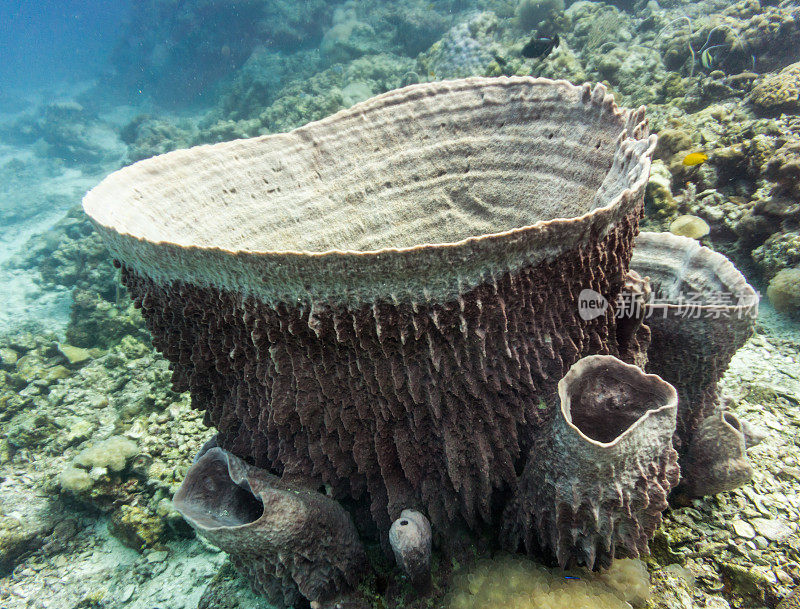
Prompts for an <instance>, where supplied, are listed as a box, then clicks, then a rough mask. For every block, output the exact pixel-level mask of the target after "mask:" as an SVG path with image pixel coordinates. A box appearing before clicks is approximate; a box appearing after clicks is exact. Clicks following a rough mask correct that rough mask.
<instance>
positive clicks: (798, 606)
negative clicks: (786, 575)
mask: <svg viewBox="0 0 800 609" xmlns="http://www.w3.org/2000/svg"><path fill="white" fill-rule="evenodd" d="M778 609H800V587H797V588H795V589H794V590H792V593H791V594H790V595H789V596H787V597H786V598H785V599H783V600H782V601H781V604H780V605H778Z"/></svg>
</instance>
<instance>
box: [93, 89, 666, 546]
mask: <svg viewBox="0 0 800 609" xmlns="http://www.w3.org/2000/svg"><path fill="white" fill-rule="evenodd" d="M654 144H655V140H654V138H653V137H650V136H648V134H647V124H646V122H645V120H644V115H643V112H642V111H641V110H639V111H629V110H623V109H620V108H618V107H617V106H616V104H615V103H614V102H613V99H612V98H611V96H610V95H608V94H607V92H606V91H605V89H604V88H603V87H602V86H601V85H598V86H596V87H594V88H592V87H590V86H589V85H584V86H582V87H577V86H573V85H570V84H569V83H566V82H563V81H549V80H544V79H531V78H501V79H489V78H472V79H466V80H460V81H447V82H437V83H428V84H423V85H415V86H412V87H407V88H405V89H401V90H398V91H393V92H389V93H386V94H384V95H381V96H379V97H376V98H374V99H372V100H368V101H366V102H364V103H362V104H359V105H356V106H354V107H353V108H351V109H349V110H346V111H343V112H340V113H338V114H336V115H334V116H332V117H330V118H328V119H325V120H323V121H320V122H317V123H312V124H310V125H307V126H306V127H303V128H301V129H298V130H295V131H293V132H291V133H288V134H282V135H274V136H266V137H262V138H255V139H251V140H241V141H236V142H229V143H225V144H217V145H214V146H205V147H199V148H194V149H191V150H185V151H176V152H172V153H169V154H167V155H164V156H161V157H156V158H154V159H149V160H147V161H143V162H140V163H137V164H136V165H133V166H131V167H129V168H126V169H123V170H121V171H119V172H117V173H116V174H113V175H111V176H109V178H107V179H106V180H105V181H104V182H103V183H101V184H100V185H99V186H98V187H97V188H95V189H94V190H93V191H91V192H90V193H89V194H88V195H87V197H86V199H85V200H84V207H85V209H86V211H87V213H88V214H89V215H90V216H91V217H92V219H93V220H94V222H95V223H96V225H97V226H98V229H99V230H100V232H101V233H102V234H103V236H104V238H105V239H106V242H107V243H108V245H109V247H110V249H111V251H112V252H113V254H114V256H115V257H116V258H117V260H118V261H119V262H120V263H121V265H122V267H123V272H122V276H123V281H124V282H125V284H126V285H127V286H128V288H129V290H130V292H131V295H132V297H133V298H134V299H135V301H136V302H137V303H138V304H139V305H140V306H141V307H142V310H143V312H144V315H145V319H146V320H147V323H148V325H149V328H150V330H151V332H152V334H153V337H154V342H155V344H156V346H157V347H158V348H159V349H160V350H161V351H163V352H164V354H165V355H166V357H167V358H168V359H169V360H170V361H171V362H172V366H173V370H174V382H175V385H176V387H177V388H178V389H179V390H189V391H191V394H192V400H193V403H194V405H195V406H196V407H197V408H200V409H203V410H205V411H206V417H207V422H208V423H210V424H212V425H214V426H215V427H217V428H218V429H219V432H220V445H221V446H222V447H224V448H226V449H228V450H230V451H232V452H233V453H235V454H236V455H239V456H241V457H244V458H246V459H247V460H249V461H251V462H253V463H255V464H256V465H258V466H259V467H265V468H268V469H270V470H271V471H274V472H276V473H278V474H285V473H288V474H291V475H298V476H302V477H304V478H310V479H313V480H316V481H319V482H320V483H325V484H328V485H330V487H331V488H332V491H333V493H334V496H336V497H350V498H356V499H362V500H366V503H367V505H368V506H369V508H370V511H371V513H372V517H373V519H374V521H375V522H376V524H377V525H378V527H379V529H380V530H381V531H382V532H384V533H386V532H388V529H389V525H390V524H391V521H392V520H393V519H394V518H395V517H397V515H399V513H400V511H401V510H402V509H404V508H413V509H419V510H420V511H423V512H424V513H425V514H426V515H427V516H428V517H429V518H430V520H431V524H432V526H433V527H434V530H438V531H442V530H446V529H447V528H448V527H450V526H456V525H458V524H460V523H467V524H468V525H473V524H475V523H476V522H477V521H480V520H483V521H490V520H491V519H492V510H491V506H492V501H493V497H494V496H495V493H496V492H498V491H505V490H507V489H508V488H509V487H513V486H515V485H516V480H517V473H516V470H515V467H522V466H524V459H525V458H526V457H525V455H527V454H528V453H527V448H528V447H529V446H530V445H531V443H532V440H533V438H534V437H535V436H536V435H537V433H539V430H540V428H541V426H542V423H543V422H544V421H546V420H547V418H548V417H549V416H551V415H552V412H549V411H548V410H547V409H546V408H542V407H541V405H542V403H543V402H542V400H543V398H544V397H545V396H547V395H549V394H551V393H553V392H554V391H555V387H556V384H557V383H558V381H559V379H561V377H562V376H563V375H564V374H565V373H566V371H567V369H568V368H569V367H570V366H571V365H572V364H573V363H574V362H575V361H577V360H578V359H579V358H581V357H582V356H585V355H588V354H592V353H611V354H617V353H618V351H619V348H618V345H617V339H616V320H615V318H614V312H613V310H612V309H611V308H609V309H608V310H607V311H605V312H604V313H603V314H601V315H599V316H598V317H595V318H593V319H589V320H585V319H583V318H582V317H581V316H580V315H579V311H578V295H579V294H580V292H581V291H582V290H584V289H592V290H595V291H597V292H598V293H600V294H602V295H603V296H604V297H605V298H607V299H608V301H609V302H612V303H613V302H614V300H615V298H616V296H617V294H618V293H619V291H620V290H621V288H622V285H623V282H624V277H625V273H626V271H627V267H628V264H629V261H630V257H631V249H632V246H633V240H634V237H635V235H636V233H637V224H638V220H639V217H640V215H641V209H642V197H643V189H644V185H645V183H646V180H647V175H648V172H649V164H650V155H651V154H652V150H653V147H654ZM520 459H523V462H521V463H520V462H519V460H520Z"/></svg>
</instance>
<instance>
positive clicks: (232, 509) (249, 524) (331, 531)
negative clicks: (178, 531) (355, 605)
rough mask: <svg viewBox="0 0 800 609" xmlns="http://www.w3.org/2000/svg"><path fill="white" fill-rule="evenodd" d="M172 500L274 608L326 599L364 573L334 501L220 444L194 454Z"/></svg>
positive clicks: (349, 524)
mask: <svg viewBox="0 0 800 609" xmlns="http://www.w3.org/2000/svg"><path fill="white" fill-rule="evenodd" d="M173 504H174V506H175V509H176V510H178V511H179V512H180V513H181V514H182V515H183V517H184V518H186V520H187V521H188V522H189V524H191V525H192V527H194V529H195V530H196V531H197V532H198V533H199V534H200V535H202V536H203V537H205V538H206V539H208V540H209V541H210V542H211V543H213V544H214V545H216V546H218V547H220V548H221V549H222V550H224V551H226V552H228V554H230V558H231V562H232V563H233V564H234V566H235V567H236V568H237V569H238V570H239V571H240V572H241V573H242V574H243V575H244V576H245V577H247V578H248V579H249V581H250V583H251V584H252V585H253V588H254V589H255V590H256V591H257V592H259V593H261V594H264V595H265V596H267V597H268V598H269V599H270V602H272V603H274V604H277V605H279V606H286V607H288V606H290V605H295V606H296V604H297V603H298V601H301V600H302V599H304V598H305V599H307V600H308V601H313V602H318V603H325V602H327V601H330V600H331V599H335V598H336V597H338V596H339V595H341V594H344V593H347V592H348V591H351V590H352V589H354V588H355V586H356V585H357V584H358V582H359V581H360V578H361V576H362V575H363V573H364V572H365V569H366V554H365V553H364V548H363V546H362V545H361V542H360V540H359V539H358V535H357V533H356V530H355V525H354V524H353V521H352V520H351V518H350V516H349V515H348V514H347V512H346V511H345V510H344V509H343V508H342V507H341V506H340V505H339V504H338V503H337V502H335V501H334V500H332V499H330V498H329V497H326V496H325V495H322V494H321V493H318V492H316V491H313V490H308V489H306V488H302V487H299V488H298V487H294V486H291V485H287V484H285V483H284V482H283V481H282V480H281V479H280V478H278V477H277V476H273V475H271V474H269V473H267V472H265V471H263V470H260V469H258V468H255V467H252V466H250V465H248V464H247V463H245V462H244V461H242V460H241V459H238V458H237V457H235V456H233V455H232V454H230V453H229V452H227V451H225V450H223V449H221V448H218V447H215V448H210V449H208V450H207V451H206V452H205V453H204V454H203V455H202V456H201V457H200V458H199V459H197V461H196V462H195V463H194V464H193V465H192V467H191V468H190V469H189V472H188V473H187V475H186V479H185V480H184V481H183V484H181V486H180V488H179V489H178V491H177V493H176V494H175V498H174V499H173Z"/></svg>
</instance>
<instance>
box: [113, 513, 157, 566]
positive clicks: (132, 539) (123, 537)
mask: <svg viewBox="0 0 800 609" xmlns="http://www.w3.org/2000/svg"><path fill="white" fill-rule="evenodd" d="M108 532H109V533H111V534H112V535H113V536H114V537H116V538H117V539H119V540H120V541H121V542H122V543H123V544H125V545H126V546H128V547H129V548H133V549H134V550H138V551H140V552H141V551H142V550H144V549H145V548H150V547H153V546H154V545H156V544H157V543H158V542H159V541H161V539H162V538H163V537H164V535H165V533H166V528H165V527H164V523H163V522H162V521H161V519H160V518H158V517H156V516H154V515H153V514H150V513H149V512H147V511H146V510H145V509H144V508H142V507H140V506H138V505H123V506H122V507H120V508H119V510H117V511H116V512H114V514H112V515H111V518H110V519H109V521H108ZM164 554H165V556H164V558H166V552H165V553H164ZM151 555H152V553H151ZM161 560H163V558H162V559H161ZM148 561H149V562H161V561H158V560H155V561H151V560H150V558H149V557H148Z"/></svg>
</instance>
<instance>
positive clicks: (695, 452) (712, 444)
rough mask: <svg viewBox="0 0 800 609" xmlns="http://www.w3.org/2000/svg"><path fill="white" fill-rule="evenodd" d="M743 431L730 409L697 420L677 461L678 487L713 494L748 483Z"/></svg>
mask: <svg viewBox="0 0 800 609" xmlns="http://www.w3.org/2000/svg"><path fill="white" fill-rule="evenodd" d="M745 431H746V430H745V428H744V426H743V425H742V424H741V422H740V421H739V419H738V418H737V417H736V415H734V414H733V413H731V412H723V411H719V412H716V413H714V414H713V415H711V416H710V417H708V418H706V419H705V420H704V421H703V422H702V423H700V426H699V427H698V428H697V431H696V432H695V434H694V436H693V437H692V441H691V443H690V444H689V450H688V451H687V453H686V457H685V459H684V460H683V462H682V463H681V474H682V477H683V480H682V482H681V486H685V488H686V491H687V493H688V494H689V495H691V496H694V497H702V496H703V495H716V494H717V493H721V492H723V491H731V490H733V489H735V488H739V487H740V486H743V485H745V484H747V483H748V482H750V479H751V478H752V477H753V467H752V466H751V465H750V461H749V460H748V459H747V454H746V452H745V451H746V449H747V438H746V433H745Z"/></svg>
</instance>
